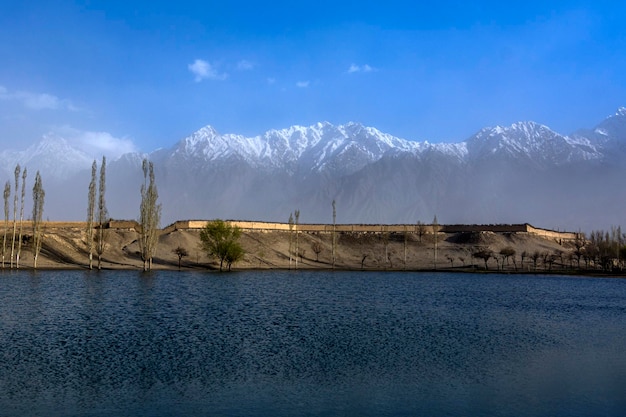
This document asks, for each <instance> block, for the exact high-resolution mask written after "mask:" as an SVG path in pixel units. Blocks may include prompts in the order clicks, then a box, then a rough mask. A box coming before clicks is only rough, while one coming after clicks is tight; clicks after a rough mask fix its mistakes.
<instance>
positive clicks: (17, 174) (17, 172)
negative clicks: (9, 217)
mask: <svg viewBox="0 0 626 417" xmlns="http://www.w3.org/2000/svg"><path fill="white" fill-rule="evenodd" d="M21 171H22V168H21V167H20V164H17V165H16V166H15V171H14V173H15V193H14V195H13V239H12V240H11V268H13V259H14V256H15V235H16V234H17V190H18V189H19V186H20V172H21Z"/></svg>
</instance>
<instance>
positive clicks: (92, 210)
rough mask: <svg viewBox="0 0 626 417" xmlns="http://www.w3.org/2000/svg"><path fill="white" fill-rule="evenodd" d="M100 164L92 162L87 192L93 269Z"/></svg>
mask: <svg viewBox="0 0 626 417" xmlns="http://www.w3.org/2000/svg"><path fill="white" fill-rule="evenodd" d="M97 172H98V164H97V163H96V161H95V160H94V161H93V164H91V182H90V183H89V193H88V194H87V230H86V232H87V249H88V250H89V269H93V249H94V221H95V216H96V175H97Z"/></svg>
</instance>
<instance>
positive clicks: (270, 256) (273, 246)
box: [0, 227, 576, 271]
mask: <svg viewBox="0 0 626 417" xmlns="http://www.w3.org/2000/svg"><path fill="white" fill-rule="evenodd" d="M199 235H200V232H199V230H197V229H189V230H173V231H169V232H166V233H165V232H164V233H162V234H161V236H160V238H159V245H158V249H157V253H156V256H155V257H154V262H153V268H154V269H177V268H178V257H177V255H176V253H175V249H176V248H177V247H182V248H184V249H186V251H187V253H188V255H187V256H186V257H183V258H182V260H181V266H182V268H184V269H209V268H210V269H214V268H216V267H217V266H218V264H217V262H216V261H215V260H214V259H209V258H208V257H207V256H206V254H204V253H203V252H202V250H201V249H200V248H199V242H200V238H199ZM137 237H138V234H137V233H136V232H135V231H134V230H132V229H124V230H122V229H109V230H108V237H107V247H106V250H105V252H104V255H103V260H102V267H103V268H106V269H136V270H140V269H141V268H142V265H143V263H142V261H141V258H140V256H139V246H138V244H137ZM1 238H2V237H1V236H0V239H1ZM290 240H291V245H290ZM335 241H336V245H335V256H334V267H335V268H337V269H358V270H361V269H364V270H405V269H406V270H428V269H435V268H436V269H451V270H469V269H472V268H480V269H485V259H483V258H476V257H474V256H473V254H475V253H476V252H479V251H481V250H482V251H487V252H488V251H491V253H492V254H493V256H492V257H490V258H489V259H487V264H486V266H487V268H488V269H490V270H496V269H498V268H503V269H504V270H509V271H515V270H517V271H520V270H521V271H533V270H535V269H537V270H547V269H551V270H564V269H566V268H569V267H570V265H572V264H573V265H574V266H575V265H576V261H575V259H573V258H572V257H571V256H570V254H572V253H573V249H574V248H573V245H572V243H571V242H563V241H560V242H559V241H558V240H556V239H546V238H542V237H539V236H535V235H532V234H529V233H494V232H468V233H439V234H438V235H437V236H436V238H435V236H434V235H433V234H425V235H423V236H421V237H420V236H419V235H418V234H416V233H408V234H406V235H405V234H404V233H371V232H369V233H368V232H358V233H357V232H342V233H337V234H336V235H335ZM85 242H86V239H85V231H84V230H83V229H81V228H77V227H60V228H56V229H54V230H48V231H47V232H46V235H45V239H44V244H43V248H42V251H41V254H40V256H39V260H38V262H37V264H38V268H41V269H44V268H66V269H72V268H86V267H87V265H88V263H89V261H88V252H87V249H86V244H85ZM241 244H242V246H243V248H244V250H245V256H244V258H243V260H241V261H239V262H237V263H236V264H235V265H234V266H233V268H234V269H288V268H292V269H293V268H296V267H297V268H300V269H331V268H333V234H332V233H328V232H300V233H298V234H297V252H296V234H295V233H290V232H288V231H244V232H243V234H242V237H241ZM7 246H8V247H7V253H6V256H5V263H6V267H8V266H9V265H8V263H9V262H8V261H9V256H10V250H11V249H10V246H11V244H10V234H9V237H8V244H7ZM290 247H291V253H292V254H293V255H292V256H291V259H290V256H289V253H290ZM507 247H510V248H512V249H513V250H514V251H515V254H514V255H513V256H509V257H508V258H505V257H504V256H503V255H500V252H501V250H502V249H503V248H507ZM296 253H298V256H297V259H296V256H295V254H296ZM534 253H537V254H539V256H538V257H537V258H536V261H534V260H533V259H532V255H533V254H534ZM522 255H524V259H522ZM296 262H297V265H296ZM96 263H97V260H96V257H95V255H94V265H96ZM32 265H33V255H32V250H31V247H30V244H29V243H28V242H26V243H25V244H24V246H23V248H22V253H21V258H20V267H21V268H32Z"/></svg>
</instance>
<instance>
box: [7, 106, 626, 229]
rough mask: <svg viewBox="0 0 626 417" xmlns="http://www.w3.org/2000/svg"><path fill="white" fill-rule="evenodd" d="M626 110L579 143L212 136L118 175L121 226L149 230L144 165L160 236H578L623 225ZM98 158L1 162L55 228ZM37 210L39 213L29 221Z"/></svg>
mask: <svg viewBox="0 0 626 417" xmlns="http://www.w3.org/2000/svg"><path fill="white" fill-rule="evenodd" d="M625 156H626V108H620V109H618V110H617V112H616V113H615V114H613V115H611V116H609V117H608V118H606V119H605V120H603V121H601V122H600V123H599V124H598V125H597V126H595V127H594V128H592V129H582V130H579V131H577V132H574V133H572V134H569V135H562V134H559V133H557V132H554V131H553V130H551V129H550V128H549V127H547V126H544V125H541V124H538V123H535V122H519V123H515V124H513V125H511V126H508V127H501V126H496V127H488V128H484V129H482V130H480V131H478V132H477V133H475V134H474V135H472V136H471V137H469V138H468V139H467V140H465V141H463V142H459V143H428V142H415V141H410V140H405V139H401V138H397V137H394V136H392V135H389V134H386V133H383V132H380V131H379V130H377V129H375V128H373V127H366V126H363V125H361V124H358V123H347V124H344V125H340V126H335V125H332V124H330V123H326V122H322V123H317V124H315V125H312V126H309V127H302V126H292V127H289V128H287V129H281V130H270V131H267V132H265V133H264V134H262V135H259V136H255V137H245V136H241V135H236V134H220V133H218V132H217V131H216V130H215V129H214V128H212V127H211V126H206V127H203V128H201V129H200V130H198V131H196V132H194V133H193V134H191V135H190V136H188V137H186V138H184V139H182V140H180V141H179V142H178V143H176V144H175V145H174V146H172V147H171V148H168V149H159V150H156V151H154V152H151V153H149V154H139V153H129V154H125V155H123V156H122V157H120V158H118V159H116V160H114V161H108V163H107V205H108V208H109V213H110V215H111V217H113V218H117V219H134V218H137V217H138V210H139V198H140V197H139V189H140V184H141V181H142V170H141V161H142V159H143V158H144V157H147V158H149V159H150V160H151V161H153V162H154V166H155V174H156V180H157V186H158V189H159V195H160V198H159V200H160V202H161V203H162V207H163V216H162V223H163V224H167V223H170V222H172V221H174V220H179V219H210V218H226V219H247V220H266V221H286V220H287V219H288V218H289V214H290V213H291V212H293V211H294V210H296V209H299V210H300V212H301V216H300V221H301V222H303V223H314V222H323V223H330V222H332V206H331V204H332V201H333V200H335V201H336V207H337V222H338V223H415V222H417V221H422V222H425V223H428V222H430V221H432V219H433V217H434V216H435V215H436V216H437V217H438V220H439V222H440V223H447V224H451V223H521V222H529V223H533V224H536V225H539V226H542V227H549V228H554V229H568V230H577V229H579V228H580V229H583V230H590V229H591V228H608V227H610V226H612V225H619V224H621V223H623V222H624V220H625V216H624V208H625V207H626V191H625V189H624V185H623V182H624V178H625V177H626V176H625V174H626V158H625ZM92 162H93V159H92V158H91V157H89V156H88V155H86V154H85V153H84V152H82V151H80V150H78V149H75V148H73V147H72V146H70V145H69V143H68V142H67V141H66V140H65V139H63V138H62V137H58V136H51V135H50V136H46V137H44V138H43V139H42V140H41V141H40V142H39V143H37V144H35V145H33V146H31V147H29V148H28V149H26V150H22V151H15V150H5V151H3V152H0V168H1V169H2V170H3V171H4V172H5V175H6V178H7V180H11V181H12V179H13V169H14V167H15V164H16V163H20V164H21V165H22V166H26V167H28V170H29V172H31V171H32V172H33V175H34V171H35V170H40V172H41V174H42V177H43V179H44V188H45V189H46V206H45V209H44V210H45V213H44V216H45V217H47V218H50V219H51V220H83V219H84V218H85V217H86V210H87V209H86V207H87V201H86V200H87V189H88V185H87V184H88V182H89V179H90V167H91V163H92ZM27 210H28V209H27Z"/></svg>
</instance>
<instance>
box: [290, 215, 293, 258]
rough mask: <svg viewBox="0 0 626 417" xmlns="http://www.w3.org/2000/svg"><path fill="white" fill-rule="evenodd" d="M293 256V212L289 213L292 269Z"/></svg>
mask: <svg viewBox="0 0 626 417" xmlns="http://www.w3.org/2000/svg"><path fill="white" fill-rule="evenodd" d="M292 256H293V213H289V269H291V259H292Z"/></svg>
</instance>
